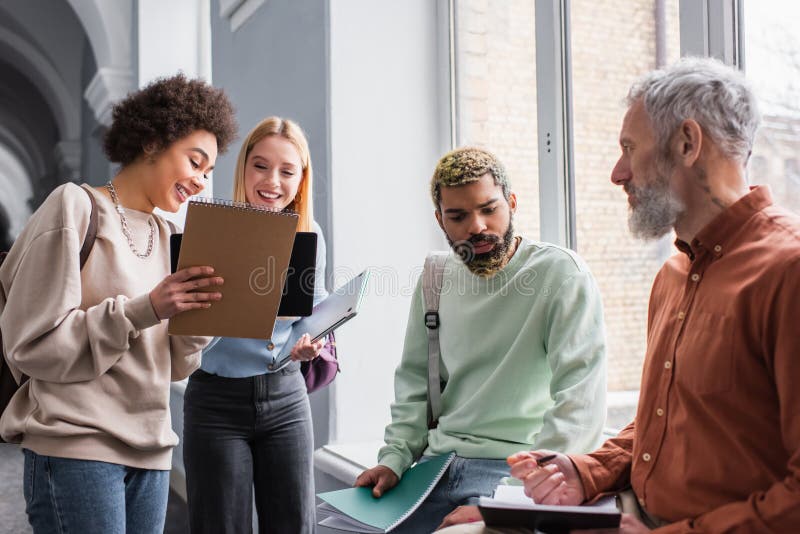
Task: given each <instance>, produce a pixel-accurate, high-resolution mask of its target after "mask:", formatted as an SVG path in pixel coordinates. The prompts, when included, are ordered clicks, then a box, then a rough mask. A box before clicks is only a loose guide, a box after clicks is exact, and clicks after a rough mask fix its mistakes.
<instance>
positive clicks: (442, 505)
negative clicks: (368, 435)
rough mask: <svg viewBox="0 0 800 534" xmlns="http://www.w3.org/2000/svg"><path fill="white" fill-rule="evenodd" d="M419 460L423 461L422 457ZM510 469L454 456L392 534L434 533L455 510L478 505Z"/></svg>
mask: <svg viewBox="0 0 800 534" xmlns="http://www.w3.org/2000/svg"><path fill="white" fill-rule="evenodd" d="M420 461H425V457H423V458H422V459H421V460H420ZM509 469H510V468H509V467H508V464H507V463H506V461H505V460H486V459H482V458H461V457H460V456H456V457H455V458H454V459H453V462H452V463H451V464H450V466H449V467H448V468H447V472H446V473H445V474H444V475H443V476H442V478H441V480H439V483H438V484H436V487H435V488H433V491H432V492H431V493H430V495H428V498H427V499H425V502H424V503H422V505H421V506H420V507H419V508H417V511H416V512H414V513H413V514H411V516H410V517H409V518H408V519H406V520H405V521H403V522H402V523H401V524H400V525H399V526H398V527H397V528H396V529H395V530H393V531H392V533H393V534H423V533H429V532H433V531H434V529H435V528H436V527H438V526H439V524H440V523H441V522H442V519H444V516H446V515H447V514H449V513H450V512H452V511H453V510H454V509H455V508H456V507H458V506H462V505H468V504H478V500H479V498H480V497H481V496H482V495H483V496H490V495H492V492H493V491H494V489H495V487H497V485H498V484H499V483H500V479H502V478H503V477H506V476H508V475H509Z"/></svg>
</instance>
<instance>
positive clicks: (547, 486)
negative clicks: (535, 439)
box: [506, 450, 586, 506]
mask: <svg viewBox="0 0 800 534" xmlns="http://www.w3.org/2000/svg"><path fill="white" fill-rule="evenodd" d="M551 455H554V456H555V458H553V459H552V460H549V461H547V462H545V463H544V465H539V464H538V463H537V462H536V460H537V459H539V458H544V457H545V456H551ZM506 461H507V462H508V465H510V466H511V476H513V477H514V478H518V479H520V480H521V481H522V483H523V485H524V486H525V495H527V496H528V497H530V498H531V499H533V500H534V502H536V503H537V504H563V505H575V506H577V505H579V504H581V503H582V502H583V501H585V500H586V493H585V492H584V490H583V482H581V478H580V476H578V471H577V470H576V469H575V466H574V465H572V460H570V459H569V458H568V457H567V456H566V455H565V454H561V453H557V452H554V451H545V450H541V451H530V452H518V453H516V454H512V455H511V456H509V457H508V458H507V459H506Z"/></svg>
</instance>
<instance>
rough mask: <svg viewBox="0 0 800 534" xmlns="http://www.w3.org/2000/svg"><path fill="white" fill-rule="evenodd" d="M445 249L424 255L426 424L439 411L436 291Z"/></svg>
mask: <svg viewBox="0 0 800 534" xmlns="http://www.w3.org/2000/svg"><path fill="white" fill-rule="evenodd" d="M447 256H448V253H446V252H433V253H431V254H429V255H428V257H427V258H425V268H424V270H423V272H422V296H423V298H424V300H425V327H426V328H427V330H428V428H429V429H432V428H436V426H437V425H438V424H439V415H441V413H442V378H441V370H440V369H439V358H440V356H441V349H440V346H439V324H440V321H439V295H440V294H441V291H442V279H443V278H444V264H445V262H446V261H447Z"/></svg>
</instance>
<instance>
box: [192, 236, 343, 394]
mask: <svg viewBox="0 0 800 534" xmlns="http://www.w3.org/2000/svg"><path fill="white" fill-rule="evenodd" d="M314 232H316V234H317V263H316V268H315V270H314V274H315V282H314V305H315V306H316V305H317V304H318V303H319V302H321V301H322V300H324V299H325V297H327V296H328V292H327V291H326V290H325V238H324V237H323V236H322V229H321V228H320V227H319V225H318V224H317V223H316V222H314ZM299 320H300V318H299V317H298V318H291V319H278V320H277V321H275V328H273V330H272V339H269V340H266V341H264V340H263V339H245V338H235V337H222V338H215V339H214V340H213V341H212V342H211V344H209V345H208V346H207V347H206V348H205V349H204V350H203V362H202V364H201V365H200V368H201V369H202V370H203V371H205V372H207V373H211V374H214V375H219V376H226V377H228V378H244V377H248V376H256V375H262V374H264V373H270V372H275V371H278V369H275V370H273V371H270V370H269V368H268V366H269V365H270V364H272V363H275V362H276V361H278V359H279V357H280V356H281V355H283V354H284V348H286V351H285V354H288V352H289V350H291V348H292V347H286V342H287V341H288V340H289V339H296V338H297V337H299V336H300V335H302V334H303V332H294V331H293V329H294V324H295V323H296V322H297V321H299Z"/></svg>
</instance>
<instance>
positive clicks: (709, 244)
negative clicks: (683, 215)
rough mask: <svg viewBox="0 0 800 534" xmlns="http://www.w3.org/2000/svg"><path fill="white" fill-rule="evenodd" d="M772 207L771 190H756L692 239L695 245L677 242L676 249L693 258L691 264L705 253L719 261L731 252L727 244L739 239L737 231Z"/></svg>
mask: <svg viewBox="0 0 800 534" xmlns="http://www.w3.org/2000/svg"><path fill="white" fill-rule="evenodd" d="M771 205H772V192H771V191H770V188H769V186H768V185H756V186H753V187H751V188H750V192H749V193H748V194H746V195H745V196H743V197H742V198H740V199H739V200H737V201H736V202H734V203H733V204H732V205H731V206H730V207H729V208H728V209H726V210H725V211H723V212H722V213H720V214H719V215H717V216H716V217H714V218H713V219H712V220H711V222H709V223H708V224H707V225H705V226H704V227H703V228H702V229H701V230H700V231H699V232H698V233H697V235H696V236H695V238H694V239H692V243H691V244H689V243H686V242H685V241H681V240H680V239H676V240H675V246H676V247H677V248H678V250H680V251H681V252H683V253H684V254H686V255H687V256H689V260H691V261H694V259H695V258H696V257H697V256H699V255H700V254H701V253H702V252H703V251H709V252H713V254H714V256H715V257H719V256H721V255H722V252H723V251H724V250H725V249H726V248H727V244H728V243H730V241H731V240H733V239H735V238H736V230H737V229H738V228H740V227H741V226H742V224H744V222H745V221H747V220H748V219H749V218H750V217H752V216H753V215H755V214H756V213H758V212H759V211H761V210H763V209H764V208H766V207H768V206H771Z"/></svg>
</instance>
